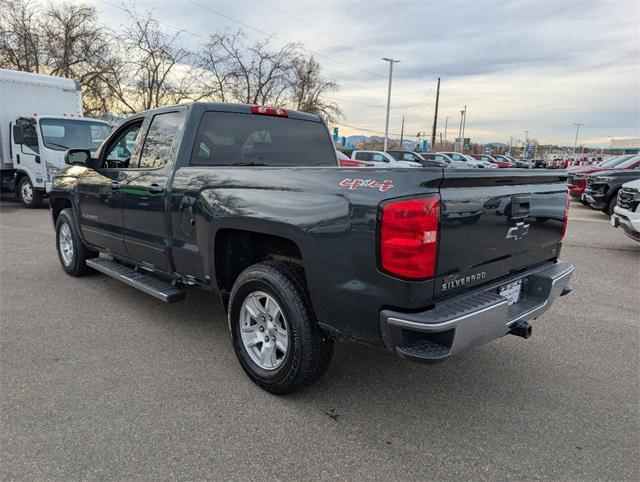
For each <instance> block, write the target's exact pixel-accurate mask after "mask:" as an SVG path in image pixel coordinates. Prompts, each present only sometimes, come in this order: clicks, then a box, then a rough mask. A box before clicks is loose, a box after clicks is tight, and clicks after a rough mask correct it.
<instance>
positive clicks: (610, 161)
mask: <svg viewBox="0 0 640 482" xmlns="http://www.w3.org/2000/svg"><path fill="white" fill-rule="evenodd" d="M632 157H633V156H618V157H614V158H612V159H607V160H606V161H603V162H601V163H600V164H598V167H614V166H617V165H618V164H621V163H623V162H624V161H626V160H627V159H631V158H632Z"/></svg>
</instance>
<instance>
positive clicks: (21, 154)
mask: <svg viewBox="0 0 640 482" xmlns="http://www.w3.org/2000/svg"><path fill="white" fill-rule="evenodd" d="M109 132H111V126H110V125H109V124H108V123H107V122H103V121H99V120H95V119H90V118H86V117H82V93H81V91H80V82H78V81H77V80H72V79H64V78H61V77H52V76H50V75H42V74H32V73H29V72H16V71H13V70H5V69H0V176H1V179H2V188H3V190H5V189H10V190H15V192H16V195H17V196H18V198H19V199H20V200H21V201H22V203H23V204H24V205H25V206H26V207H30V208H35V207H38V206H39V205H40V204H41V202H42V198H43V197H44V196H46V193H47V192H48V190H49V189H50V187H51V181H52V179H53V177H54V176H55V175H56V174H57V173H58V172H60V171H62V170H63V169H64V168H65V167H66V166H65V162H64V154H65V151H66V150H67V149H69V148H84V149H90V150H92V151H93V150H95V149H97V148H98V147H99V146H100V144H101V143H102V141H103V140H104V139H105V138H106V137H107V135H108V134H109Z"/></svg>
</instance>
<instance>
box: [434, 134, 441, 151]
mask: <svg viewBox="0 0 640 482" xmlns="http://www.w3.org/2000/svg"><path fill="white" fill-rule="evenodd" d="M432 149H433V148H432ZM440 149H442V132H440Z"/></svg>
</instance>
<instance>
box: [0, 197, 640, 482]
mask: <svg viewBox="0 0 640 482" xmlns="http://www.w3.org/2000/svg"><path fill="white" fill-rule="evenodd" d="M570 219H571V221H570V224H569V230H568V235H567V239H566V240H565V243H564V248H563V252H562V257H563V258H565V259H567V260H569V261H571V262H572V263H574V264H575V266H576V273H575V275H574V283H573V284H574V292H573V293H571V295H569V296H567V297H564V298H561V299H560V300H559V301H558V302H557V303H556V304H555V305H554V307H553V308H552V309H551V310H550V311H549V312H548V313H546V314H545V315H544V316H543V317H542V318H541V319H540V320H538V321H537V322H535V324H534V329H533V337H532V338H531V339H529V340H523V339H521V338H517V337H513V336H506V337H504V338H502V339H500V340H496V341H494V342H493V343H491V344H489V345H486V346H484V347H481V348H478V349H475V350H474V351H471V352H469V353H467V354H465V355H464V356H461V357H459V358H456V359H452V360H449V361H447V362H445V363H442V364H439V365H431V366H421V365H415V364H412V363H409V362H405V361H403V360H401V359H399V358H398V357H396V356H394V355H393V354H392V353H389V352H386V351H383V350H380V349H375V348H370V347H366V346H361V345H356V344H350V343H339V344H338V345H337V348H336V353H335V356H334V358H333V361H332V363H331V366H330V368H329V370H328V371H327V373H326V374H325V375H324V377H323V378H322V379H321V380H320V381H319V382H318V383H316V384H315V385H313V386H312V387H309V388H308V389H306V390H304V391H302V392H299V393H297V394H294V395H292V396H287V397H276V396H272V395H269V394H267V393H265V392H263V391H262V390H260V389H259V388H257V387H256V386H255V385H253V384H252V383H251V382H250V381H249V379H248V378H247V377H246V376H245V375H244V373H243V372H242V370H241V368H240V366H239V364H238V363H237V362H236V359H235V355H234V353H233V350H232V348H231V344H230V341H229V333H228V328H227V323H226V318H225V315H224V312H223V310H222V308H221V306H220V304H219V302H218V300H217V298H216V297H214V296H212V295H211V294H208V293H206V292H204V291H198V290H191V291H190V292H189V293H188V295H187V299H186V300H185V301H184V302H181V303H176V304H173V305H165V304H163V303H161V302H159V301H156V300H155V299H152V298H150V297H148V296H146V295H144V294H143V293H141V292H139V291H136V290H134V289H133V288H130V287H127V286H125V285H123V284H120V283H118V282H117V281H115V280H112V279H111V278H108V277H107V276H104V275H100V274H95V275H92V276H88V277H85V278H72V277H70V276H68V275H66V274H65V273H64V272H63V271H62V269H61V268H60V267H59V264H58V259H57V256H56V252H55V248H54V232H53V228H52V225H51V221H50V216H49V212H48V210H47V209H46V208H43V209H39V210H27V209H23V208H21V207H19V206H18V205H17V204H15V203H9V202H2V203H0V226H1V230H0V310H1V331H0V343H1V352H0V361H1V365H0V383H1V386H0V389H1V394H0V395H1V405H0V409H1V428H0V442H1V450H0V457H1V459H0V479H2V480H7V479H23V480H24V479H141V478H145V479H151V478H162V479H202V478H215V479H222V478H224V479H261V480H264V479H272V478H277V479H329V478H338V479H454V478H455V479H496V478H498V479H534V478H535V479H538V478H544V479H558V478H564V479H628V480H638V479H640V469H639V466H638V464H639V462H638V461H639V460H640V427H639V417H638V413H639V403H640V392H639V385H640V383H639V362H640V347H639V324H640V321H639V316H640V315H639V309H640V307H639V304H638V299H639V298H638V286H639V281H640V280H639V267H640V244H638V243H635V242H634V241H631V240H629V239H628V238H626V237H625V236H624V235H623V233H622V232H620V230H616V229H614V228H612V227H611V226H610V225H609V224H608V218H607V217H606V216H605V215H604V214H602V213H598V212H595V211H590V210H589V209H588V208H585V207H583V206H580V205H579V204H577V203H573V205H572V211H571V218H570ZM372 322H375V320H372Z"/></svg>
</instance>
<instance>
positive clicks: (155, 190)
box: [147, 184, 164, 194]
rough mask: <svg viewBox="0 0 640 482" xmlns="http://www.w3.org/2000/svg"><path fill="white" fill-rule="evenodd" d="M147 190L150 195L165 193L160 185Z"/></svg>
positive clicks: (151, 186)
mask: <svg viewBox="0 0 640 482" xmlns="http://www.w3.org/2000/svg"><path fill="white" fill-rule="evenodd" d="M147 190H148V191H149V192H150V193H153V194H160V193H161V192H163V191H164V188H163V187H162V186H160V185H158V184H151V185H150V186H149V187H148V188H147Z"/></svg>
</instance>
